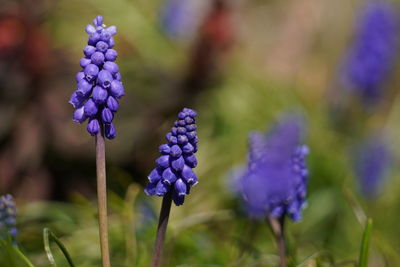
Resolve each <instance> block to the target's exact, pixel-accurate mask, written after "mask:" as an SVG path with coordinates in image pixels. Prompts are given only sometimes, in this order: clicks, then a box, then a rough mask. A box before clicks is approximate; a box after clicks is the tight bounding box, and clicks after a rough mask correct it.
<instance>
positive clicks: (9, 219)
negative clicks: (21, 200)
mask: <svg viewBox="0 0 400 267" xmlns="http://www.w3.org/2000/svg"><path fill="white" fill-rule="evenodd" d="M16 216H17V209H16V207H15V202H14V198H13V197H12V196H11V195H4V196H1V197H0V238H1V239H6V238H7V235H8V234H9V235H10V236H11V238H12V241H13V243H14V244H16V241H15V238H16V236H17V232H18V231H17V227H16Z"/></svg>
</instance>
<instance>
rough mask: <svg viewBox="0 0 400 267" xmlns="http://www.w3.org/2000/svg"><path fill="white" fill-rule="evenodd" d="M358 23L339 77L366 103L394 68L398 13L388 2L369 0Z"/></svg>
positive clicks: (371, 101)
mask: <svg viewBox="0 0 400 267" xmlns="http://www.w3.org/2000/svg"><path fill="white" fill-rule="evenodd" d="M357 22H358V24H357V28H356V32H355V36H354V41H353V43H352V45H351V47H350V50H349V51H348V53H347V57H346V59H345V61H344V64H343V69H342V78H343V79H342V80H343V83H344V86H345V87H346V88H349V89H352V90H353V91H354V92H355V93H356V94H358V95H359V96H360V97H361V99H362V100H363V103H364V104H365V105H368V104H373V103H374V102H375V101H376V100H377V99H379V97H380V96H381V95H382V87H383V85H384V82H385V80H386V79H387V77H388V75H389V74H390V71H391V70H392V69H393V65H394V61H395V59H396V56H397V54H398V53H397V52H398V45H399V42H398V41H399V32H400V31H399V30H400V28H399V26H400V25H399V22H400V21H399V13H398V10H396V8H395V7H394V6H393V5H391V4H390V3H388V2H385V1H369V3H367V4H366V5H365V6H364V7H363V10H362V12H361V14H360V15H359V17H358V21H357Z"/></svg>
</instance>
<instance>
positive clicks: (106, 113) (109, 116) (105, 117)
mask: <svg viewBox="0 0 400 267" xmlns="http://www.w3.org/2000/svg"><path fill="white" fill-rule="evenodd" d="M113 119H114V114H113V113H112V111H111V110H109V109H108V108H104V109H103V110H102V111H101V120H102V121H103V122H104V123H111V122H112V120H113Z"/></svg>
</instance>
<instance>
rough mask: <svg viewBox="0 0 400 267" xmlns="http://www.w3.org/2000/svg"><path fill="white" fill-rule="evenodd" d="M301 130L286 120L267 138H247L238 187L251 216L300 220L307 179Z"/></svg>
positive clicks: (294, 119) (296, 120)
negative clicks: (245, 164) (301, 143)
mask: <svg viewBox="0 0 400 267" xmlns="http://www.w3.org/2000/svg"><path fill="white" fill-rule="evenodd" d="M301 130H302V127H301V124H300V120H299V118H298V117H295V116H293V117H289V116H288V117H284V118H283V119H282V120H280V121H279V123H278V124H277V125H276V126H275V127H274V129H272V131H270V132H269V134H268V135H266V136H265V135H264V134H262V133H260V132H255V133H253V134H252V135H250V138H249V155H248V167H247V170H246V171H245V172H244V174H243V176H242V177H241V178H240V180H239V185H238V186H239V190H240V191H241V193H242V194H243V197H244V199H245V202H246V204H247V208H248V212H249V213H250V214H251V215H253V216H255V217H261V216H266V215H272V216H273V217H276V218H281V217H282V216H285V215H288V216H289V217H290V218H291V219H292V220H293V221H298V220H300V219H301V212H302V209H303V207H304V206H305V202H306V191H307V179H308V170H307V166H306V163H305V156H306V155H307V154H308V148H307V146H305V145H300V141H301Z"/></svg>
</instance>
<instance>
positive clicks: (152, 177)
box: [148, 168, 163, 183]
mask: <svg viewBox="0 0 400 267" xmlns="http://www.w3.org/2000/svg"><path fill="white" fill-rule="evenodd" d="M162 173H163V169H162V168H155V169H153V170H152V171H151V173H150V174H149V176H148V179H149V182H150V183H156V182H158V181H160V180H161V178H162Z"/></svg>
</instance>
